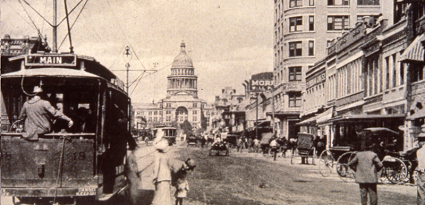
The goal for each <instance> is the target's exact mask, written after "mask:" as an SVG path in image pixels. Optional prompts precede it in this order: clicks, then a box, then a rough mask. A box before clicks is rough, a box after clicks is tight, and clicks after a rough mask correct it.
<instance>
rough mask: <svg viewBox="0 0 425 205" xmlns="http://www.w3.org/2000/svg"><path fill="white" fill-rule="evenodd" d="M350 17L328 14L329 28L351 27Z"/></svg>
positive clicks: (332, 29)
mask: <svg viewBox="0 0 425 205" xmlns="http://www.w3.org/2000/svg"><path fill="white" fill-rule="evenodd" d="M349 25H350V19H349V17H348V16H328V30H329V31H334V30H343V29H349Z"/></svg>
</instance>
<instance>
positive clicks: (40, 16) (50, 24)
mask: <svg viewBox="0 0 425 205" xmlns="http://www.w3.org/2000/svg"><path fill="white" fill-rule="evenodd" d="M18 1H19V3H21V0H18ZM22 1H24V2H25V3H26V4H27V5H28V6H29V7H30V8H31V9H32V10H34V12H35V13H37V14H38V15H39V16H40V17H41V18H42V19H43V20H44V21H46V23H48V24H49V25H50V26H51V27H54V25H53V24H51V23H50V22H49V21H48V20H47V19H45V18H44V17H43V15H41V14H40V13H39V12H38V11H37V10H35V9H34V7H32V6H31V5H30V4H29V3H28V2H27V1H25V0H22ZM21 4H22V3H21ZM25 11H26V10H25Z"/></svg>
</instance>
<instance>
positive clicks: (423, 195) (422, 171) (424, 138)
mask: <svg viewBox="0 0 425 205" xmlns="http://www.w3.org/2000/svg"><path fill="white" fill-rule="evenodd" d="M424 128H425V125H422V130H424ZM418 143H419V147H420V148H419V149H418V150H417V151H416V157H417V159H418V166H417V167H416V170H417V171H418V180H417V187H418V196H417V204H418V205H425V146H424V145H425V132H422V133H420V134H419V136H418Z"/></svg>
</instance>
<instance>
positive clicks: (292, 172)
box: [176, 148, 416, 205]
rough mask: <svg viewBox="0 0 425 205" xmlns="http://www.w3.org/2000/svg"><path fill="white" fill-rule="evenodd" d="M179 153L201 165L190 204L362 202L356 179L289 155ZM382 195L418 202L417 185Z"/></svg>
mask: <svg viewBox="0 0 425 205" xmlns="http://www.w3.org/2000/svg"><path fill="white" fill-rule="evenodd" d="M176 154H178V156H179V157H180V158H181V159H184V158H186V157H191V158H194V159H195V160H196V162H197V165H198V166H197V168H196V169H195V171H194V172H193V173H192V174H191V175H190V176H189V179H188V180H189V184H190V186H191V190H190V192H189V195H188V198H187V199H186V202H188V204H245V205H246V204H360V196H359V188H358V185H357V184H356V183H346V182H343V181H342V180H341V179H339V178H338V177H337V176H336V174H335V175H331V176H330V177H326V178H325V177H322V176H321V175H320V174H319V171H318V166H317V165H311V164H310V165H301V164H299V163H296V164H294V165H291V164H290V162H289V159H288V158H278V159H277V161H276V162H274V161H273V160H272V158H271V157H270V156H268V157H264V156H262V155H261V154H254V153H246V150H244V153H236V152H231V154H230V157H226V156H209V155H208V149H206V148H204V149H200V148H188V149H185V148H179V150H178V151H177V152H176ZM298 160H299V161H300V159H298ZM378 199H379V203H380V204H415V200H416V188H415V187H413V186H406V185H379V186H378Z"/></svg>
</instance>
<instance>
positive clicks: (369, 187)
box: [348, 142, 383, 205]
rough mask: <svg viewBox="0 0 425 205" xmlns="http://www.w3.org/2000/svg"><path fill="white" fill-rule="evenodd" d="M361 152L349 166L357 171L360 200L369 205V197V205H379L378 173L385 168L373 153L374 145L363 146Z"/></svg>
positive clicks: (364, 204) (366, 144) (367, 143)
mask: <svg viewBox="0 0 425 205" xmlns="http://www.w3.org/2000/svg"><path fill="white" fill-rule="evenodd" d="M362 148H363V149H362V150H363V151H361V152H357V154H356V156H355V157H354V158H353V159H352V160H351V161H350V162H349V163H348V166H349V167H350V168H352V169H353V170H354V171H355V179H356V182H357V183H359V188H360V199H361V204H362V205H367V201H368V200H367V199H368V196H369V204H370V205H376V204H378V194H377V183H378V176H377V172H378V171H379V170H381V168H382V167H383V165H382V162H381V160H379V158H378V155H377V154H376V153H374V152H372V151H370V150H371V149H372V143H371V142H366V143H365V144H364V145H363V146H362Z"/></svg>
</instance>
